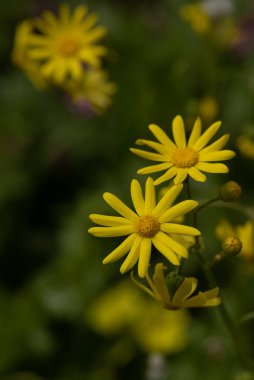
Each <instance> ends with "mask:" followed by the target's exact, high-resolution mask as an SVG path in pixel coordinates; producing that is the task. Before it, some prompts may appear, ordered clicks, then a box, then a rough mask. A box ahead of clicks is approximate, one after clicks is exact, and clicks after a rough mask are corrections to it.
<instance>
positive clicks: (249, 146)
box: [236, 135, 254, 160]
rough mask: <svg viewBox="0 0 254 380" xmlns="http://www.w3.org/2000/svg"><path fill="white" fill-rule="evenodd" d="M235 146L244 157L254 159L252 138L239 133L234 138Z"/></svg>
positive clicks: (253, 141)
mask: <svg viewBox="0 0 254 380" xmlns="http://www.w3.org/2000/svg"><path fill="white" fill-rule="evenodd" d="M236 146H237V148H238V149H239V151H240V153H241V154H242V155H243V156H244V157H247V158H251V159H252V160H254V139H252V138H250V137H248V136H246V135H240V136H238V138H237V139H236Z"/></svg>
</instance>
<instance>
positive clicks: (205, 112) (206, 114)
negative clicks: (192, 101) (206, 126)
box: [198, 95, 219, 122]
mask: <svg viewBox="0 0 254 380" xmlns="http://www.w3.org/2000/svg"><path fill="white" fill-rule="evenodd" d="M198 108H199V114H200V116H201V118H202V119H204V120H206V121H207V122H210V121H211V120H213V119H214V118H215V117H216V116H217V114H218V108H219V106H218V102H217V100H216V99H215V98H214V97H213V96H210V95H207V96H204V97H203V98H202V99H200V101H199V107H198Z"/></svg>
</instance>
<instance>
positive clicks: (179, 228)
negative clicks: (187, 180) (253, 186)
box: [88, 178, 200, 277]
mask: <svg viewBox="0 0 254 380" xmlns="http://www.w3.org/2000/svg"><path fill="white" fill-rule="evenodd" d="M182 189H183V185H175V186H173V187H172V188H171V189H169V190H168V191H167V193H166V194H165V195H164V197H163V198H161V200H160V201H159V202H158V203H157V202H156V192H155V187H154V182H153V180H152V178H148V179H147V181H146V187H145V196H144V197H143V193H142V189H141V186H140V183H139V182H138V181H137V180H132V182H131V189H130V191H131V198H132V202H133V205H134V208H135V212H134V211H132V210H131V209H130V208H129V207H127V206H126V205H125V204H124V203H123V202H122V201H120V199H118V198H117V197H116V196H115V195H113V194H111V193H104V195H103V198H104V200H105V201H106V202H107V203H108V204H109V205H110V206H111V207H112V208H113V209H114V210H115V211H117V212H118V213H119V214H120V215H121V217H117V216H107V215H98V214H92V215H90V219H91V220H92V221H93V222H94V223H97V224H101V225H102V226H103V227H92V228H90V229H89V230H88V232H89V233H91V234H92V235H94V236H98V237H113V236H126V235H129V236H128V237H127V238H125V240H124V241H123V242H122V243H121V244H120V245H119V246H118V247H117V248H116V249H114V251H113V252H111V253H110V254H109V255H108V256H107V257H106V258H105V259H104V260H103V263H104V264H108V263H112V262H114V261H117V260H119V259H121V258H122V257H123V256H125V255H126V254H127V257H126V259H125V260H124V262H123V264H122V266H121V268H120V271H121V273H125V272H127V271H129V270H130V269H132V268H133V267H134V265H135V264H136V263H137V261H138V274H139V276H140V277H145V275H146V273H147V269H148V266H149V262H150V257H151V251H152V245H154V246H155V248H156V249H157V250H158V251H159V252H160V253H161V254H162V255H163V256H165V257H166V258H167V259H168V260H169V261H170V262H171V263H172V264H174V265H180V259H181V258H182V257H184V258H188V250H187V249H186V248H185V247H184V246H183V245H182V244H180V243H178V242H177V241H175V240H174V239H173V238H172V234H178V235H188V236H198V235H200V232H199V231H198V230H197V229H196V228H194V227H190V226H185V225H182V224H177V223H172V221H174V220H175V219H176V218H177V217H178V216H183V215H185V214H186V213H188V212H190V211H192V210H193V209H194V208H195V207H197V205H198V202H196V201H194V200H185V201H182V202H180V203H178V204H176V205H174V206H172V204H173V202H174V201H175V199H176V198H177V196H178V195H179V194H180V193H181V191H182Z"/></svg>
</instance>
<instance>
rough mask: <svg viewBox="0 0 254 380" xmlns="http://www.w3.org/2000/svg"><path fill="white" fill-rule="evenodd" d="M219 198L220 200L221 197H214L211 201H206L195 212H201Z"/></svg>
mask: <svg viewBox="0 0 254 380" xmlns="http://www.w3.org/2000/svg"><path fill="white" fill-rule="evenodd" d="M219 200H220V198H219V197H216V198H212V199H210V200H209V201H207V202H204V203H203V204H202V205H200V206H198V207H197V208H196V210H195V212H196V213H197V212H199V211H200V210H202V209H203V208H205V207H208V206H210V205H211V204H212V203H214V202H217V201H219Z"/></svg>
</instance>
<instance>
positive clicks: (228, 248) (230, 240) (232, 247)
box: [222, 236, 242, 256]
mask: <svg viewBox="0 0 254 380" xmlns="http://www.w3.org/2000/svg"><path fill="white" fill-rule="evenodd" d="M241 250H242V242H241V240H240V239H238V238H237V237H235V236H228V237H227V238H226V239H225V240H224V241H223V243H222V251H223V253H224V254H225V256H236V255H238V253H240V252H241Z"/></svg>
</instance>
